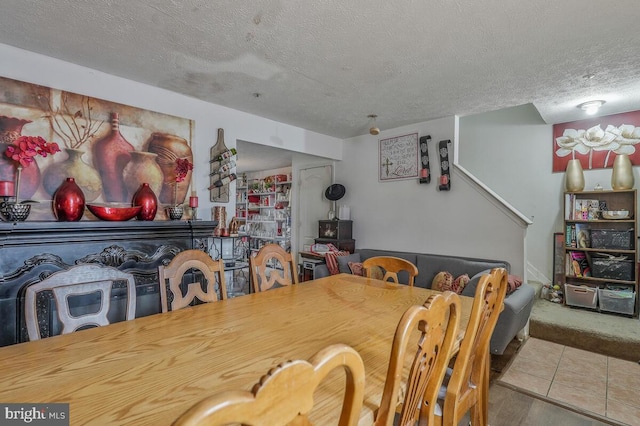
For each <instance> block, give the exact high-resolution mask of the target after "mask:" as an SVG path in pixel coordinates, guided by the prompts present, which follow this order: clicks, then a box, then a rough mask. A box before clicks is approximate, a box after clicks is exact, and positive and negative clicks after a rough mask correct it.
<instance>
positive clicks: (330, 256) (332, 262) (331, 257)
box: [324, 251, 349, 275]
mask: <svg viewBox="0 0 640 426" xmlns="http://www.w3.org/2000/svg"><path fill="white" fill-rule="evenodd" d="M348 254H349V252H347V251H338V252H332V251H330V252H328V253H325V255H324V262H325V263H326V264H327V269H328V270H329V273H330V274H331V275H336V274H339V273H340V272H343V271H341V270H340V268H339V267H338V260H337V258H338V257H342V256H347V255H348ZM347 272H348V271H347Z"/></svg>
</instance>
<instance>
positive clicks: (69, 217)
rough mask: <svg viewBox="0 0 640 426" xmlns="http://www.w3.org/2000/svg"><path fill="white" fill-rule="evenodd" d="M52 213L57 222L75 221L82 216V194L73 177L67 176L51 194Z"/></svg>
mask: <svg viewBox="0 0 640 426" xmlns="http://www.w3.org/2000/svg"><path fill="white" fill-rule="evenodd" d="M53 214H54V215H55V216H56V219H58V221H59V222H77V221H79V220H80V219H81V218H82V215H83V214H84V194H83V193H82V189H80V187H79V186H78V184H77V183H76V181H75V179H74V178H71V177H70V178H67V180H66V181H65V182H64V183H63V184H62V185H60V187H59V188H58V190H57V191H56V193H55V194H53Z"/></svg>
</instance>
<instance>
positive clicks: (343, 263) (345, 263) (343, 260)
mask: <svg viewBox="0 0 640 426" xmlns="http://www.w3.org/2000/svg"><path fill="white" fill-rule="evenodd" d="M349 262H354V263H359V262H362V260H360V253H352V254H349V253H347V254H346V256H338V269H339V270H340V272H343V273H345V274H348V273H349V272H351V268H349Z"/></svg>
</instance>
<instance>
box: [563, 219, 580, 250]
mask: <svg viewBox="0 0 640 426" xmlns="http://www.w3.org/2000/svg"><path fill="white" fill-rule="evenodd" d="M564 245H565V247H576V246H577V242H576V226H575V225H574V224H571V223H567V225H566V227H565V235H564Z"/></svg>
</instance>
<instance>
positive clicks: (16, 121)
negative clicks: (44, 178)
mask: <svg viewBox="0 0 640 426" xmlns="http://www.w3.org/2000/svg"><path fill="white" fill-rule="evenodd" d="M28 123H31V120H23V119H21V118H15V117H7V116H5V115H2V116H0V180H7V181H11V182H15V179H16V166H17V164H16V162H15V161H13V160H11V159H9V158H7V157H5V155H4V152H5V151H6V149H7V147H8V146H9V145H11V144H12V143H13V141H15V140H16V139H18V138H19V137H20V135H21V134H22V127H23V126H24V125H25V124H28ZM39 185H40V168H39V167H38V163H36V162H35V161H34V162H33V163H31V164H30V165H29V167H24V168H23V169H22V174H21V175H20V194H19V196H20V199H21V200H24V199H29V198H31V197H32V196H33V194H35V193H36V191H37V190H38V186H39Z"/></svg>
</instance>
